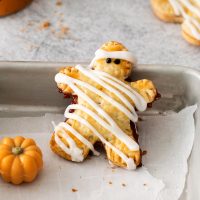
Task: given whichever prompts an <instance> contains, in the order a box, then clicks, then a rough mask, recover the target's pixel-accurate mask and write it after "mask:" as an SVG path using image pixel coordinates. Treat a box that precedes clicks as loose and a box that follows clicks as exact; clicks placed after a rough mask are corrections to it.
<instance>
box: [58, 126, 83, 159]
mask: <svg viewBox="0 0 200 200" xmlns="http://www.w3.org/2000/svg"><path fill="white" fill-rule="evenodd" d="M66 125H67V124H66ZM58 131H61V133H60V134H61V136H62V137H63V138H64V139H65V140H66V141H67V142H68V144H69V148H68V147H67V146H66V145H65V144H64V143H63V142H62V140H61V139H60V138H59V136H58ZM55 142H56V143H57V144H58V146H59V147H60V148H61V149H62V150H63V151H64V152H65V153H67V154H69V155H70V156H71V159H72V161H76V162H81V161H83V159H84V157H83V150H82V149H80V148H78V147H77V145H76V143H75V142H74V140H73V139H72V138H71V137H70V136H69V135H68V134H67V133H66V131H65V130H64V128H63V123H60V124H59V125H58V126H56V127H55Z"/></svg>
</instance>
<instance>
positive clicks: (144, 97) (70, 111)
mask: <svg viewBox="0 0 200 200" xmlns="http://www.w3.org/2000/svg"><path fill="white" fill-rule="evenodd" d="M134 63H135V59H134V57H133V56H132V54H131V53H130V52H129V51H128V50H127V49H126V48H125V47H124V46H123V45H122V44H120V43H118V42H114V41H111V42H108V43H105V44H104V45H103V46H102V47H101V48H100V49H99V50H97V51H96V53H95V57H94V59H93V60H92V62H91V64H90V67H83V66H81V65H77V66H75V67H65V68H63V69H61V70H60V72H59V73H58V74H56V76H55V81H56V83H57V86H58V88H59V90H60V91H62V93H64V94H67V95H71V96H72V99H73V100H72V104H71V105H69V106H68V107H67V109H66V111H65V117H66V121H65V122H61V123H60V124H58V125H57V126H56V127H55V132H54V133H53V135H52V137H51V141H50V147H51V149H52V151H53V152H55V153H56V154H58V155H59V156H61V157H63V158H65V159H67V160H71V161H75V162H82V161H83V160H84V159H85V158H86V157H87V155H88V153H89V152H90V151H92V152H93V154H94V155H99V153H98V152H97V151H96V150H95V148H94V144H95V143H97V142H101V143H102V144H103V145H104V147H105V151H106V154H107V158H108V160H109V161H110V162H111V163H112V164H114V165H117V166H119V167H123V168H127V169H135V168H136V167H137V166H139V165H140V164H141V151H140V148H139V144H138V141H137V128H136V122H137V120H138V115H137V113H136V110H138V111H141V112H142V111H145V110H146V108H147V104H148V103H152V102H153V101H154V100H155V99H156V96H157V90H156V88H155V86H154V84H153V83H152V81H150V80H147V79H143V80H138V81H136V82H131V83H130V82H126V81H125V79H126V78H127V77H128V76H129V75H130V73H131V72H132V69H133V65H134Z"/></svg>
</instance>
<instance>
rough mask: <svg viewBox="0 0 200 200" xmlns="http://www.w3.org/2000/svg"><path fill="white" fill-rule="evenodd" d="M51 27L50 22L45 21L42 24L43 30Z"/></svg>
mask: <svg viewBox="0 0 200 200" xmlns="http://www.w3.org/2000/svg"><path fill="white" fill-rule="evenodd" d="M50 26H51V23H50V21H44V22H42V23H41V24H40V28H41V29H48V28H49V27H50Z"/></svg>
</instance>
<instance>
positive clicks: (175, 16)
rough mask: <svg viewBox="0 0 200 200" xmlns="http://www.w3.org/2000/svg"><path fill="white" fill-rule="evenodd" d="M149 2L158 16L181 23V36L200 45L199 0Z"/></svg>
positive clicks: (154, 0) (157, 0) (158, 0)
mask: <svg viewBox="0 0 200 200" xmlns="http://www.w3.org/2000/svg"><path fill="white" fill-rule="evenodd" d="M151 4H152V8H153V10H154V13H155V14H156V16H158V18H160V19H161V20H163V21H166V22H174V23H181V29H182V35H183V37H184V38H185V39H186V40H187V41H188V42H190V43H191V44H194V45H200V0H151Z"/></svg>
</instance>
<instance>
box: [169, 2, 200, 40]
mask: <svg viewBox="0 0 200 200" xmlns="http://www.w3.org/2000/svg"><path fill="white" fill-rule="evenodd" d="M169 2H170V4H171V5H172V7H173V9H174V12H175V14H176V15H177V16H180V15H182V17H183V18H184V19H185V21H184V23H185V25H186V26H187V27H188V28H189V29H190V31H191V33H192V35H193V37H194V38H196V39H197V40H200V22H199V21H198V20H197V19H196V18H195V17H194V16H190V15H189V14H188V13H187V12H186V11H185V8H187V9H188V10H189V11H190V12H192V13H194V14H195V15H196V16H197V17H198V18H199V19H200V8H199V7H196V6H195V5H193V4H192V3H191V1H190V0H169ZM197 2H198V3H197ZM195 3H196V4H197V5H200V1H199V0H195Z"/></svg>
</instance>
